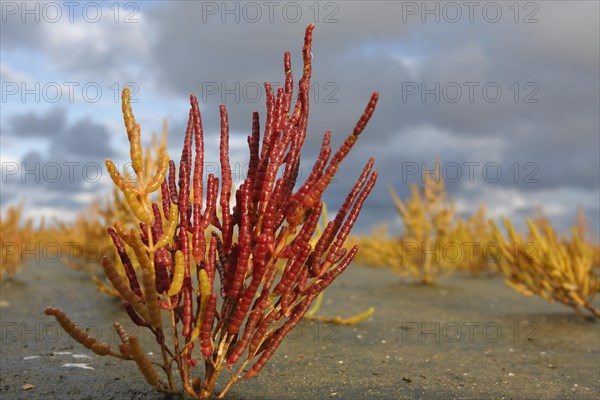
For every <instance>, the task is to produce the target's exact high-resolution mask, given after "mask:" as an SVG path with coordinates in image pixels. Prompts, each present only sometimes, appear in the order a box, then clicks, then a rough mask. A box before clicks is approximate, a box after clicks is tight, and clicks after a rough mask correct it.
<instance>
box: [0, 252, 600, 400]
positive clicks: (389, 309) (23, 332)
mask: <svg viewBox="0 0 600 400" xmlns="http://www.w3.org/2000/svg"><path fill="white" fill-rule="evenodd" d="M0 300H1V302H0V323H1V331H0V335H1V337H0V339H1V340H0V346H1V347H0V398H2V399H173V398H180V396H168V395H164V394H160V393H157V392H155V391H154V390H153V389H151V388H150V387H148V386H147V385H146V383H145V381H144V380H143V378H142V377H141V375H140V374H139V372H138V370H137V368H136V367H135V366H134V365H133V364H130V363H129V362H124V361H119V360H115V359H112V358H108V357H98V356H96V355H94V354H93V353H91V352H89V351H87V350H86V349H85V348H83V347H82V346H80V345H79V344H78V343H74V342H73V341H72V340H71V339H70V338H69V337H68V336H67V335H66V334H65V333H64V332H63V331H61V330H59V329H58V325H57V324H56V322H54V320H53V319H52V318H50V317H47V316H45V315H44V314H43V310H44V308H45V307H46V306H49V305H52V306H57V307H60V308H62V309H63V310H64V311H65V312H67V314H68V315H69V316H70V317H71V319H73V320H74V321H76V322H77V323H79V324H80V325H81V326H83V327H85V328H88V329H89V331H90V333H91V334H94V335H96V336H98V337H100V338H101V339H102V340H103V341H107V342H109V343H112V344H115V343H117V338H116V335H115V333H114V331H113V330H112V323H113V322H114V321H120V322H122V323H126V322H127V321H128V318H127V316H126V315H125V312H124V311H122V310H121V309H120V306H119V303H118V302H117V301H115V300H114V299H111V298H109V297H108V296H106V295H103V294H100V293H97V292H96V291H95V289H94V284H93V283H92V282H91V281H90V279H89V275H88V274H86V273H84V272H81V271H75V270H71V269H69V268H68V267H66V266H64V265H62V264H59V263H55V264H44V265H42V264H37V265H36V264H32V265H29V266H28V267H27V268H25V269H22V270H21V271H20V272H19V273H18V274H17V275H16V276H15V277H14V278H13V279H12V280H8V281H5V282H3V283H2V286H1V299H0ZM369 307H375V308H376V311H375V314H374V315H373V316H372V317H370V318H369V319H367V320H366V321H364V322H362V323H360V324H359V325H357V326H351V327H348V326H335V325H327V324H323V323H315V322H309V321H303V322H302V323H301V324H300V325H299V326H298V327H297V328H296V329H295V330H294V331H292V333H291V334H290V336H289V337H288V338H286V339H285V340H284V342H283V344H282V345H281V347H280V348H279V350H278V351H277V352H276V354H275V356H274V357H273V359H272V360H271V363H270V364H268V365H267V366H266V367H265V368H264V369H263V371H262V372H261V373H260V374H259V375H258V376H257V377H255V378H253V379H250V380H247V381H242V382H240V383H238V384H237V385H235V386H234V387H233V388H232V390H231V391H230V392H229V395H228V396H227V398H229V399H248V400H250V399H421V398H422V399H452V398H455V399H559V398H560V399H598V398H600V324H599V321H597V320H593V319H588V320H586V319H583V318H582V317H580V316H578V315H576V314H575V313H574V312H572V311H571V310H570V309H569V308H567V307H565V306H562V305H560V304H550V303H547V302H545V301H543V300H541V299H538V298H528V297H525V296H522V295H520V294H518V293H516V292H514V291H513V290H511V289H510V288H508V287H507V286H506V285H505V284H504V283H503V281H502V279H501V278H500V277H495V278H478V279H474V278H471V277H468V276H465V275H460V274H455V275H454V276H452V277H450V278H449V279H446V280H444V281H441V282H440V283H439V284H438V285H437V286H434V287H427V286H422V285H418V284H412V283H410V282H408V281H406V280H403V279H401V278H399V277H397V276H395V275H393V274H391V273H390V272H389V271H387V270H385V269H374V268H367V267H361V266H352V267H351V268H349V269H348V270H347V271H346V272H345V273H344V275H342V276H341V277H340V278H339V279H338V281H336V282H335V283H334V284H333V285H332V286H331V287H330V288H329V289H328V290H327V291H326V297H325V301H324V304H323V307H322V308H321V311H320V312H319V315H328V316H336V315H341V316H344V317H346V316H349V315H352V314H355V313H358V312H361V311H364V310H366V309H367V308H369ZM126 326H128V327H131V325H130V324H126ZM139 336H140V339H141V341H142V344H143V345H144V350H146V351H156V350H157V349H156V347H155V346H152V342H153V339H152V338H150V336H148V335H147V334H146V333H145V332H144V333H141V334H140V335H139ZM154 357H156V354H154ZM222 378H223V379H222V380H220V381H219V382H218V384H217V390H218V389H219V388H222V387H223V385H224V384H225V380H226V378H227V377H226V376H222ZM28 385H33V387H30V386H28ZM181 398H183V396H182V397H181Z"/></svg>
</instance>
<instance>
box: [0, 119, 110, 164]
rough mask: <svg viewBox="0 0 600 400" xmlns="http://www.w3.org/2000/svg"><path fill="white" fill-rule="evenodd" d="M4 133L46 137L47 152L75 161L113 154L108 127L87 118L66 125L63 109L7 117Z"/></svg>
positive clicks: (101, 157) (16, 135)
mask: <svg viewBox="0 0 600 400" xmlns="http://www.w3.org/2000/svg"><path fill="white" fill-rule="evenodd" d="M6 135H10V136H12V137H14V138H18V137H31V138H37V139H46V140H47V141H48V142H49V144H50V146H49V149H50V154H52V155H53V157H57V158H61V157H63V158H71V159H76V160H101V159H104V158H108V157H112V156H113V155H114V150H113V149H112V148H111V147H110V144H109V133H108V130H107V128H106V127H105V126H104V125H102V124H99V123H97V122H94V121H92V120H91V119H90V118H82V119H80V120H78V121H75V122H74V123H73V124H69V123H68V121H67V112H66V110H65V109H64V108H60V107H55V108H51V109H49V110H48V111H47V112H46V113H45V114H38V113H37V112H35V111H30V112H27V113H24V114H16V115H12V116H11V117H10V118H8V130H7V132H6Z"/></svg>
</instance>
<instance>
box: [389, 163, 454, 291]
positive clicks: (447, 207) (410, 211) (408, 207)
mask: <svg viewBox="0 0 600 400" xmlns="http://www.w3.org/2000/svg"><path fill="white" fill-rule="evenodd" d="M435 165H436V167H435V172H434V174H433V175H431V174H427V173H425V174H423V186H422V187H420V186H419V185H417V184H412V185H411V197H410V198H408V199H407V200H406V201H405V202H403V201H402V200H401V199H400V197H399V196H398V195H397V194H396V192H395V191H394V189H393V188H391V187H390V188H389V191H390V194H391V195H392V198H393V200H394V205H395V206H396V209H397V211H398V213H399V214H400V217H401V218H402V222H403V223H404V233H403V235H402V241H401V243H400V247H401V250H400V258H399V259H397V260H396V262H395V263H394V264H392V268H393V269H394V271H395V272H397V273H399V274H400V275H405V276H412V277H417V278H418V279H420V280H421V281H422V282H423V283H425V284H428V285H431V284H433V283H435V279H436V278H437V277H438V276H439V275H441V274H443V273H448V272H450V271H451V269H449V268H448V267H449V264H451V263H449V262H448V257H446V255H445V254H444V251H447V248H448V247H447V244H448V243H449V242H450V239H451V237H450V232H451V230H452V226H451V223H452V221H453V218H454V206H453V205H452V204H451V202H450V201H449V199H448V197H447V195H446V191H445V189H444V180H443V178H442V176H441V173H440V167H439V162H436V163H435Z"/></svg>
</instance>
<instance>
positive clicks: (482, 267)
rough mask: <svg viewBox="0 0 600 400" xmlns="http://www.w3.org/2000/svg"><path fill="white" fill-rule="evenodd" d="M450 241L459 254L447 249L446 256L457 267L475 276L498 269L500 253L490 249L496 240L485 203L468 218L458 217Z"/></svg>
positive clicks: (492, 272)
mask: <svg viewBox="0 0 600 400" xmlns="http://www.w3.org/2000/svg"><path fill="white" fill-rule="evenodd" d="M450 243H451V244H452V245H451V246H454V248H455V253H456V252H457V253H458V255H457V257H455V256H454V255H450V251H447V252H446V255H445V258H446V259H447V260H448V261H452V263H453V264H454V265H455V267H456V269H459V270H462V271H466V272H469V273H470V274H471V275H473V276H480V275H482V274H494V273H495V272H496V271H498V267H497V263H498V261H499V260H498V255H497V254H495V253H493V252H492V251H490V249H491V248H492V246H493V245H494V244H495V240H494V237H493V235H492V229H491V226H490V224H489V219H488V218H487V215H486V209H485V206H484V205H481V206H479V208H478V209H477V212H476V213H475V214H473V215H471V216H469V217H467V218H466V219H463V218H457V220H456V223H455V224H453V228H452V231H451V232H450ZM494 248H495V246H494Z"/></svg>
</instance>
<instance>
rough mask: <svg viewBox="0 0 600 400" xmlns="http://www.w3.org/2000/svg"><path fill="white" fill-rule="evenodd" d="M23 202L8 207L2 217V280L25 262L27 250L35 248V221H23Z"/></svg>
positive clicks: (0, 260) (0, 258)
mask: <svg viewBox="0 0 600 400" xmlns="http://www.w3.org/2000/svg"><path fill="white" fill-rule="evenodd" d="M22 219H23V203H21V204H20V205H18V206H11V207H8V209H7V210H6V215H4V216H2V217H1V218H0V249H2V256H1V257H0V280H2V279H4V278H7V277H12V276H13V275H14V274H15V273H16V272H17V270H18V269H19V267H20V266H22V265H23V264H24V263H25V254H26V251H32V250H33V249H34V248H35V230H34V228H33V221H32V220H31V219H28V220H27V221H25V222H23V221H22Z"/></svg>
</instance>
